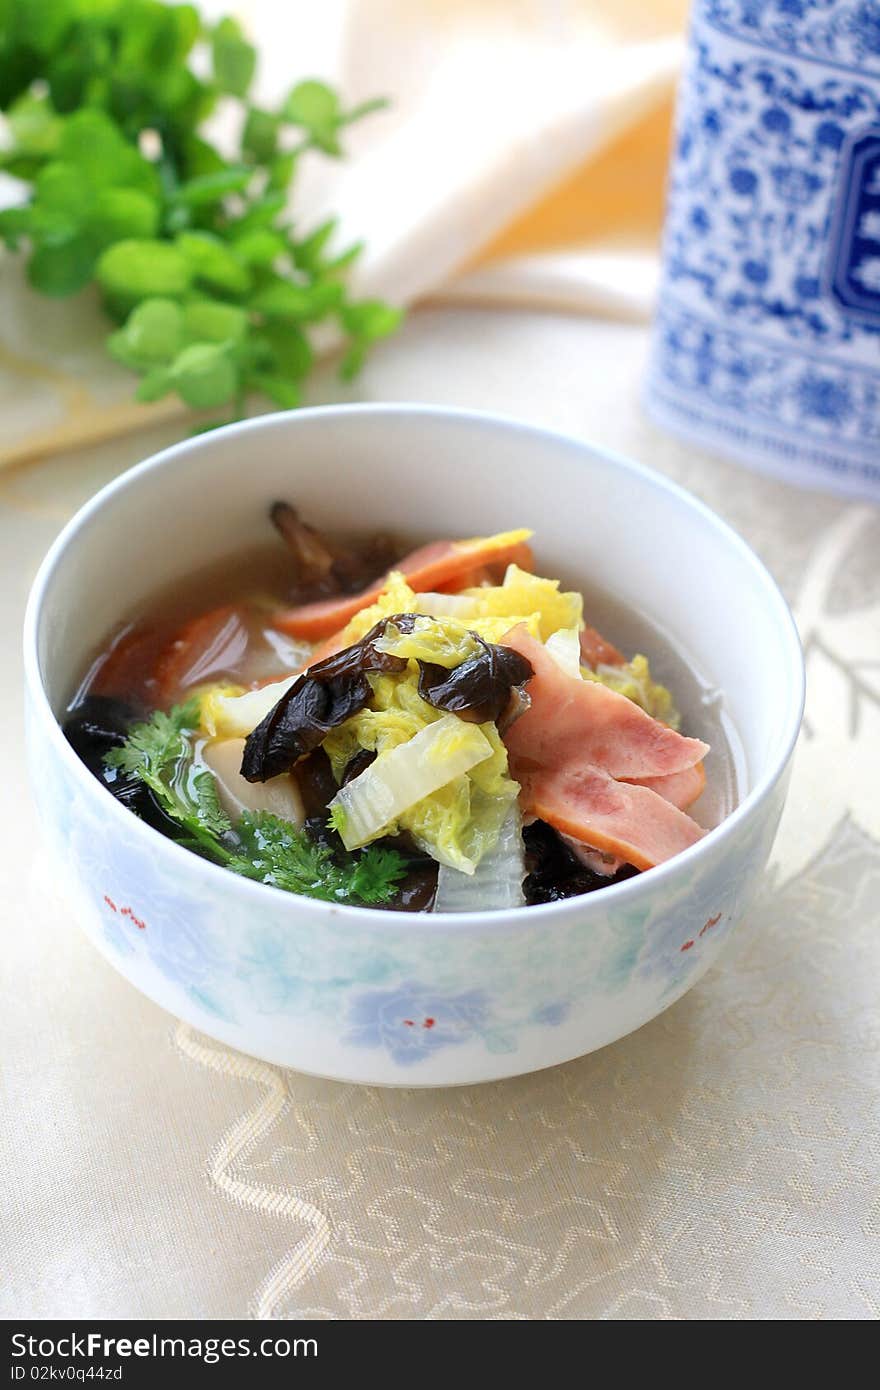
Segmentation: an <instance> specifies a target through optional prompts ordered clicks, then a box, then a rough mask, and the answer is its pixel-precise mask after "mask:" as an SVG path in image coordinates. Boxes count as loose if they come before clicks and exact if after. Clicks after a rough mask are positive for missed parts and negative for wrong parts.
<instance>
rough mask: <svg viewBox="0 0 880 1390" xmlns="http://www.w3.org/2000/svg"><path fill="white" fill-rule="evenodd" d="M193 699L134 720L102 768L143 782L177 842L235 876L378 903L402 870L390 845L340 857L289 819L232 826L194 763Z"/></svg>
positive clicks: (257, 815) (261, 818) (260, 816)
mask: <svg viewBox="0 0 880 1390" xmlns="http://www.w3.org/2000/svg"><path fill="white" fill-rule="evenodd" d="M198 722H199V711H198V701H196V700H191V701H189V702H188V703H187V704H184V705H176V706H175V707H174V708H173V709H172V710H170V711H169V712H168V713H167V714H166V713H164V712H163V711H162V710H156V711H155V712H154V713H153V714H152V715H151V716H150V718H149V719H147V720H145V721H144V722H143V723H139V724H134V725H132V727H131V729H130V730H129V733H128V737H127V739H126V741H125V743H124V744H122V746H121V747H119V748H113V749H111V751H110V752H109V753H108V754H107V755H106V758H105V762H106V763H107V765H108V767H112V768H116V769H118V770H120V771H122V772H125V773H127V774H129V775H130V776H136V777H139V778H140V779H141V781H142V782H144V783H145V784H146V785H147V786H148V787H149V788H150V790H151V791H152V793H153V795H154V796H155V797H156V799H157V801H158V802H159V804H160V806H161V807H162V809H163V810H164V811H166V812H167V814H168V815H169V816H170V817H171V818H172V819H173V820H175V821H176V822H177V823H178V825H179V826H180V828H181V835H180V840H179V843H180V844H182V845H185V846H186V847H187V848H188V849H193V850H195V851H196V852H198V853H200V854H203V855H205V856H206V857H207V858H209V859H212V860H213V861H214V862H215V863H217V864H222V865H223V866H224V867H225V868H227V869H230V870H231V871H232V872H233V873H236V874H240V875H242V876H243V877H244V878H251V879H255V880H256V881H257V882H258V883H268V884H272V885H273V886H274V887H276V888H282V889H284V890H285V891H286V892H288V893H301V894H303V895H304V896H305V897H309V898H319V899H321V900H322V901H324V902H331V903H354V904H357V905H367V906H380V905H381V904H382V903H387V902H388V901H389V900H390V899H391V898H392V897H393V895H394V891H395V888H396V886H397V884H398V883H399V882H400V880H401V879H402V878H403V876H404V875H405V873H406V871H407V865H406V860H405V859H404V858H403V856H402V855H400V854H398V853H397V852H396V851H395V850H388V849H383V848H382V847H381V846H378V845H371V846H369V847H368V848H367V849H365V850H362V851H361V852H360V853H359V854H350V855H346V857H345V859H344V860H343V861H340V860H338V859H337V858H336V856H334V854H333V852H332V851H331V850H330V849H329V848H328V847H327V846H326V845H321V844H318V843H317V842H316V841H314V840H312V839H311V838H310V837H309V836H308V835H307V834H305V833H304V832H303V831H301V830H299V829H298V828H297V827H296V826H294V825H292V824H290V822H288V821H284V820H281V819H280V818H279V817H278V816H273V815H271V814H270V813H269V812H268V811H246V812H245V813H244V814H243V815H242V816H241V818H240V819H239V821H238V823H237V824H236V825H235V826H233V824H232V822H231V821H230V819H229V817H228V816H227V814H226V812H225V811H224V809H223V807H222V806H221V804H220V801H219V798H218V796H217V786H216V783H215V781H214V779H213V777H212V776H211V774H210V772H209V771H208V770H207V768H198V767H196V766H194V764H193V753H192V744H191V742H190V738H189V734H190V733H191V732H192V731H193V730H195V729H196V728H197V727H198Z"/></svg>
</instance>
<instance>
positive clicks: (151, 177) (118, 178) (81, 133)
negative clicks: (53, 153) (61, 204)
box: [58, 107, 155, 190]
mask: <svg viewBox="0 0 880 1390" xmlns="http://www.w3.org/2000/svg"><path fill="white" fill-rule="evenodd" d="M58 158H59V159H61V160H64V161H65V162H67V163H69V164H73V165H74V166H75V167H76V169H77V170H78V172H79V176H80V179H81V180H87V181H88V182H90V183H92V184H94V185H95V186H97V187H102V186H105V185H107V184H129V185H130V186H132V187H138V188H145V189H147V190H152V189H153V188H154V187H155V171H154V170H153V169H152V167H151V165H150V164H148V162H147V161H146V160H145V159H144V158H143V156H142V155H141V154H140V152H139V151H138V150H136V149H135V147H134V146H133V145H130V144H129V143H128V142H127V141H126V140H125V139H123V137H122V135H121V134H120V131H119V127H118V126H117V125H116V123H115V122H114V121H113V120H112V119H111V117H110V116H108V115H107V113H106V112H104V111H99V110H97V109H95V108H92V107H86V108H84V109H83V110H81V111H77V112H75V113H74V114H73V115H72V116H68V117H67V118H66V120H65V121H64V122H63V125H62V130H61V137H60V139H59V141H58Z"/></svg>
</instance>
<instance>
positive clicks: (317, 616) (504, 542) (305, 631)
mask: <svg viewBox="0 0 880 1390" xmlns="http://www.w3.org/2000/svg"><path fill="white" fill-rule="evenodd" d="M528 535H529V532H527V531H510V532H506V533H505V534H503V535H500V536H487V537H481V538H479V539H477V540H472V541H432V542H431V544H430V545H423V546H420V547H419V549H418V550H414V551H412V553H411V554H409V555H406V556H404V558H403V559H402V560H400V561H399V562H398V563H397V564H396V565H395V566H394V569H395V570H399V571H400V572H401V573H402V574H403V575H404V577H405V578H406V579H407V581H408V582H409V584H410V585H411V586H412V588H413V589H434V590H443V591H454V590H455V589H457V588H462V587H464V586H465V585H466V584H468V583H470V579H471V576H472V575H473V574H474V572H475V571H480V570H481V569H482V567H483V566H484V565H491V566H493V567H494V566H497V565H508V564H517V565H519V567H520V569H531V567H532V565H533V563H534V560H533V557H532V551H531V547H530V546H529V545H528V542H527V537H528ZM384 584H385V577H383V578H382V579H380V580H377V582H376V583H375V584H371V585H370V587H369V588H368V589H364V590H363V591H362V592H361V593H359V594H344V595H341V596H340V597H338V598H328V599H320V600H318V601H317V602H316V603H305V604H301V605H300V606H299V607H297V608H289V609H287V610H286V611H284V612H281V613H278V614H276V615H275V618H274V619H273V626H275V627H278V628H280V629H281V630H282V631H283V632H289V633H292V635H293V636H294V637H303V638H305V639H306V640H307V641H309V642H317V641H320V639H321V638H322V637H329V636H330V635H331V634H332V633H335V632H337V631H339V630H340V629H341V628H343V627H345V625H346V623H349V622H350V621H351V619H352V618H353V617H354V616H355V614H356V613H360V611H361V609H362V608H367V607H368V606H369V605H370V604H371V603H373V602H374V601H375V600H376V599H377V598H378V596H379V594H381V592H382V589H383V587H384Z"/></svg>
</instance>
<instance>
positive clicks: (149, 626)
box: [68, 541, 744, 910]
mask: <svg viewBox="0 0 880 1390" xmlns="http://www.w3.org/2000/svg"><path fill="white" fill-rule="evenodd" d="M383 544H385V545H386V547H387V544H388V543H383ZM394 553H395V554H402V553H403V547H395V550H394ZM385 569H387V565H386V566H384V567H383V572H384V570H385ZM503 572H504V571H503V569H502V570H501V571H500V573H498V574H496V575H495V576H494V578H490V576H489V572H488V571H485V577H484V578H483V581H482V582H483V583H486V582H491V583H495V584H498V583H500V576H501V574H502V573H503ZM535 572H536V573H537V574H538V575H541V574H553V573H554V571H553V567H552V561H551V559H550V558H549V557H542V556H540V555H539V557H538V559H537V562H536V564H535ZM480 573H481V572H480V571H477V572H476V573H475V575H474V576H473V577H474V580H475V582H477V583H478V582H479V576H480ZM575 582H576V581H575ZM563 587H564V586H563ZM453 592H454V591H453ZM468 592H471V593H473V592H474V590H473V589H471V590H469V591H468ZM583 594H584V617H585V620H586V622H587V623H588V624H590V625H591V626H592V627H595V628H596V629H598V630H599V631H600V632H602V633H603V634H605V636H606V637H607V638H608V639H609V640H610V641H611V642H613V643H614V644H615V646H617V647H618V648H620V650H621V652H622V653H624V654H625V656H626V657H627V658H630V657H632V656H633V655H634V654H636V653H641V654H644V655H645V656H647V657H648V659H649V661H650V668H651V676H652V677H653V679H654V680H655V681H656V682H659V683H660V684H662V685H663V686H666V687H668V689H669V691H670V692H671V694H672V696H673V699H674V702H675V705H676V706H677V708H678V711H679V712H680V716H681V724H680V727H681V730H682V732H683V733H685V734H686V735H687V736H688V737H689V738H690V739H701V740H703V741H704V742H705V743H707V744H708V745H709V746H710V750H711V751H710V752H709V753H708V754H707V755H706V758H705V788H704V790H703V791H702V793H701V794H700V795H699V797H698V799H697V800H696V801H693V800H692V801H691V803H690V804H688V813H689V815H690V816H691V817H693V819H694V820H695V821H696V822H698V824H699V826H702V827H703V828H704V829H711V828H712V827H714V826H715V825H717V824H718V823H719V822H720V821H721V820H723V819H724V817H725V816H727V815H729V814H730V812H731V811H732V810H733V808H734V807H735V805H736V804H737V801H738V799H739V797H740V796H741V795H742V793H743V790H744V762H743V756H742V751H741V748H740V745H739V740H738V738H737V736H736V731H735V729H734V728H733V726H732V724H731V721H730V720H729V718H728V716H727V714H726V712H725V708H724V700H723V696H722V694H721V692H719V691H717V690H715V689H714V688H713V687H712V684H711V682H710V681H709V680H707V679H706V677H705V676H704V675H703V673H701V672H699V671H698V670H697V669H696V668H695V666H694V663H693V662H692V661H691V660H690V659H689V658H688V655H687V654H686V653H684V652H682V651H681V650H680V649H679V648H678V647H677V646H676V644H675V642H674V641H673V640H672V639H671V638H670V636H669V635H668V633H666V632H663V631H661V630H660V629H659V628H658V627H657V626H656V625H654V624H653V623H651V622H650V621H649V620H648V619H647V618H646V617H645V615H644V614H641V613H638V612H634V611H633V610H632V609H631V608H628V607H624V606H623V605H621V604H620V603H619V602H617V601H616V600H615V599H614V598H613V597H612V596H611V595H609V594H608V593H606V592H603V591H602V590H600V589H598V588H596V587H594V586H590V587H588V588H587V589H585V590H583ZM437 597H438V596H437V595H434V598H435V599H436V598H437ZM298 598H299V599H300V600H301V588H300V591H299V594H298V592H297V588H296V585H295V584H294V582H293V576H292V557H291V555H290V553H289V552H288V551H287V550H286V549H285V548H284V546H283V545H281V544H279V543H278V542H277V541H276V542H275V543H274V544H267V545H265V546H262V547H260V548H258V549H256V550H250V551H248V552H244V553H240V554H238V555H236V556H233V557H231V558H227V559H225V560H223V561H222V562H220V563H217V564H216V565H212V566H211V567H210V568H207V569H204V570H202V571H200V572H198V573H195V574H193V575H192V576H190V577H189V578H188V579H187V580H186V581H184V582H182V583H180V582H178V583H176V584H174V585H173V586H168V587H166V588H164V589H158V590H157V591H156V593H155V594H153V595H151V596H150V597H149V598H148V599H147V600H145V602H144V603H143V605H142V606H141V607H140V609H139V610H138V611H136V612H134V613H131V614H128V615H127V616H126V620H125V621H124V622H123V623H121V624H120V626H119V627H118V628H117V630H116V631H115V632H113V633H111V634H109V635H108V638H107V641H106V642H105V643H104V645H103V646H102V648H101V649H100V650H99V651H98V652H96V653H95V655H94V658H93V660H92V661H91V662H90V664H89V666H88V669H87V670H86V671H85V672H84V673H83V676H82V679H81V681H80V683H79V686H78V688H77V690H76V691H75V692H72V696H71V701H70V712H71V713H70V724H69V728H73V729H74V733H71V732H69V733H68V736H69V737H70V738H71V742H73V743H74V746H75V747H77V751H78V752H80V755H81V756H83V757H84V759H85V761H87V762H88V763H89V766H91V767H92V770H93V771H95V772H96V774H97V775H105V774H103V773H102V770H101V768H102V765H101V762H100V759H99V758H98V755H97V753H96V751H95V749H90V748H89V747H88V746H86V745H87V742H88V738H90V737H91V734H90V733H88V729H87V733H86V735H83V733H82V728H83V727H86V726H88V728H90V727H91V726H90V725H89V721H88V719H85V720H83V718H82V717H81V712H82V711H84V710H86V711H89V712H90V713H89V718H91V717H92V716H91V711H93V710H96V709H100V708H106V709H111V708H112V709H114V710H116V711H118V710H124V711H125V717H126V718H128V719H129V720H131V719H143V718H145V717H146V716H148V715H149V714H150V713H151V712H152V711H154V710H166V711H167V710H168V709H170V708H171V707H172V706H175V705H177V704H179V702H180V701H183V700H186V699H187V698H188V697H189V696H191V695H192V694H193V692H200V691H204V690H205V689H206V688H208V687H210V688H215V687H216V688H218V689H226V688H228V689H229V690H230V692H231V693H232V694H233V695H236V694H240V693H242V692H246V691H250V690H260V689H261V688H262V687H264V686H267V685H268V684H270V683H273V682H276V681H281V680H283V679H284V678H286V677H289V676H291V675H292V673H294V672H298V671H302V670H303V669H304V668H307V667H309V666H310V664H311V663H312V661H313V659H314V656H317V657H320V656H322V655H323V654H324V653H323V651H322V643H321V642H320V641H319V642H318V643H317V648H316V646H315V645H314V644H312V643H310V642H308V641H306V640H304V639H303V638H302V637H301V636H291V635H290V634H289V632H286V631H284V630H282V628H281V627H279V626H277V625H276V619H277V615H278V613H279V610H283V609H286V608H289V606H290V605H291V603H295V602H297V599H298ZM441 606H442V605H441ZM453 606H454V605H453ZM387 621H391V622H393V621H395V620H394V619H389V620H387ZM343 626H344V625H343ZM485 645H486V644H485V642H483V646H485ZM496 650H500V649H496ZM403 664H405V663H401V665H403ZM410 664H412V663H410ZM526 664H528V663H526ZM374 669H376V668H375V667H374ZM597 669H598V668H597ZM441 674H442V673H441ZM419 689H420V690H421V689H422V687H421V685H420V687H419ZM526 690H528V684H527V685H526ZM511 693H513V692H511ZM96 702H97V703H96ZM101 702H104V704H103V705H102V704H101ZM527 703H528V702H527ZM78 712H80V713H78ZM116 717H118V716H117V715H114V718H116ZM95 718H96V720H97V724H100V722H101V721H100V718H98V717H97V716H95ZM77 720H79V724H77ZM474 727H475V725H474V724H473V723H472V724H471V725H470V728H471V729H473V728H474ZM500 727H501V725H500V724H499V728H500ZM114 737H115V736H114ZM77 739H79V740H80V742H79V744H78V743H77ZM84 739H85V742H84V741H83V740H84ZM116 741H117V742H119V741H121V735H120V738H119V739H117V740H116ZM331 742H332V740H331ZM203 745H204V740H200V741H199V742H198V745H197V749H196V766H197V767H199V768H203V767H204V766H205V764H204V763H203V762H202V761H201V759H202V749H203ZM109 746H110V745H109V744H108V747H109ZM329 746H330V744H329V743H328V747H329ZM96 748H97V744H96ZM103 756H105V755H102V757H103ZM358 756H359V759H360V761H359V762H358V765H357V768H356V772H357V773H358V774H360V773H361V772H364V773H366V771H367V769H368V768H369V766H370V764H371V762H372V761H373V760H374V759H375V758H376V753H375V752H372V753H370V752H369V751H367V750H362V751H361V753H360V754H359V755H358ZM321 758H323V762H321ZM326 763H327V759H326V755H325V754H324V753H323V750H322V749H321V748H318V749H317V750H315V751H314V752H312V753H309V755H308V757H306V758H305V759H304V760H303V762H302V763H301V764H297V767H298V769H299V771H298V773H297V774H296V775H295V778H294V780H296V776H299V778H300V781H301V782H303V784H304V785H305V784H306V783H307V782H308V777H311V776H312V775H313V773H314V776H316V777H318V775H319V773H320V778H323V779H324V780H325V781H326V777H327V766H325V764H326ZM236 765H237V764H236ZM352 766H353V764H352ZM304 769H311V770H309V771H308V775H307V776H305V775H304V772H303V770H304ZM315 769H318V770H319V771H315ZM337 774H338V769H337ZM350 776H351V769H350V768H346V769H345V772H344V777H343V782H344V781H345V780H346V779H348V778H349V777H350ZM320 778H319V780H320ZM111 780H112V778H111ZM262 780H264V779H262ZM278 780H280V779H278ZM337 780H338V776H337ZM267 785H269V783H267ZM111 790H113V791H114V793H115V794H117V795H119V796H120V799H122V800H125V799H126V796H127V795H128V793H127V792H125V794H123V792H121V791H120V789H119V787H118V786H117V787H114V786H111ZM130 790H131V798H130V800H129V802H128V804H130V805H131V807H132V809H134V810H135V811H136V812H137V813H138V814H145V812H144V804H145V803H144V800H143V796H142V795H141V793H142V791H143V789H142V788H139V787H136V786H135V787H134V788H133V789H130ZM334 790H335V783H334V782H332V781H331V782H330V783H329V787H328V789H327V788H325V793H326V794H325V797H324V803H323V806H321V805H319V802H320V798H319V799H318V801H317V802H316V803H315V807H313V810H316V811H320V812H321V814H317V813H316V814H313V815H312V816H311V818H310V819H309V820H307V829H309V830H310V833H312V834H314V835H316V836H317V839H318V841H320V842H321V843H323V845H324V847H325V848H327V849H328V853H329V852H331V851H333V850H334V844H336V842H335V841H334V839H333V835H332V833H331V832H328V830H327V825H326V813H325V807H326V801H327V797H328V796H330V794H331V793H332V792H333V791H334ZM123 791H124V789H123ZM314 791H315V788H314V787H312V788H311V790H310V789H309V787H308V786H306V789H305V791H304V793H303V795H304V797H305V800H306V802H308V801H309V798H310V796H311V795H312V793H313V792H314ZM313 799H314V798H313ZM247 804H248V803H247V802H245V805H247ZM307 809H308V808H307ZM151 815H152V812H151ZM147 818H148V819H150V818H151V817H150V815H148V816H147ZM529 819H533V817H531V818H530V817H528V816H527V817H526V822H525V823H526V825H528V823H529ZM166 820H167V817H164V818H163V817H162V816H159V815H158V814H157V815H156V816H155V817H153V823H154V824H156V825H157V828H159V829H161V830H163V831H164V832H165V833H171V831H170V830H169V825H168V824H166V823H165V821H166ZM539 820H540V818H539ZM540 828H541V827H540V826H539V829H540ZM171 829H173V826H172V827H171ZM542 833H543V832H542ZM560 833H561V832H560ZM548 835H550V838H551V839H553V841H554V845H555V849H554V853H555V852H556V850H560V852H561V853H562V854H563V855H565V856H568V857H567V858H566V863H565V873H564V875H563V877H565V878H566V882H565V884H562V883H560V884H559V885H556V884H555V882H554V881H553V879H554V874H555V873H556V870H555V869H554V870H552V871H551V870H547V873H548V874H549V877H550V880H551V882H550V888H549V890H547V891H545V888H546V884H545V885H544V886H543V887H541V889H540V891H539V890H538V888H536V887H534V885H533V890H530V889H529V887H528V885H529V883H530V882H531V881H532V878H531V877H530V878H528V879H527V880H526V885H527V886H526V902H527V903H528V902H540V901H547V900H552V899H553V898H555V897H565V896H569V895H570V892H583V891H589V890H591V889H593V888H599V887H604V886H606V885H607V883H609V882H616V881H618V880H619V879H621V878H623V877H627V876H629V875H630V874H632V873H633V872H635V871H636V870H635V869H633V868H631V867H629V866H628V865H627V864H626V862H625V861H624V860H621V859H617V860H615V859H614V855H613V854H611V855H609V854H607V852H603V853H604V858H605V859H607V860H608V861H609V864H608V866H607V867H606V866H605V865H604V864H602V863H600V862H599V861H598V860H596V859H595V857H594V858H593V859H592V860H591V859H589V856H588V857H587V860H585V861H584V865H583V866H576V867H573V864H574V861H572V860H571V856H570V854H569V850H568V849H563V848H561V846H560V844H559V843H558V838H557V836H556V835H555V834H552V833H551V832H549V831H548ZM539 840H540V836H538V835H537V834H536V832H534V831H528V830H527V831H526V845H527V848H528V847H529V846H531V848H528V855H527V861H526V862H527V866H528V864H529V863H530V862H531V861H530V859H529V857H528V856H531V859H534V857H535V855H538V856H539V857H540V855H541V854H542V853H543V852H544V851H543V849H542V848H541V846H540V844H539ZM381 843H383V844H384V843H386V841H385V840H383V841H382V842H381ZM387 843H388V844H391V845H394V846H396V847H397V848H398V849H399V848H401V846H402V847H403V849H404V851H405V853H406V854H407V856H408V858H407V873H406V877H405V879H403V880H402V881H401V882H398V883H397V885H396V889H395V894H394V895H393V897H392V898H390V899H389V900H388V901H387V902H385V903H384V904H383V905H386V906H389V907H404V908H409V909H411V910H425V909H426V908H429V907H430V905H431V899H432V896H433V891H434V883H435V882H436V875H437V865H436V863H435V862H434V861H431V862H430V865H428V864H427V863H426V862H425V855H424V853H422V852H421V850H420V849H419V848H417V847H416V846H415V845H413V843H412V842H411V838H408V837H406V836H405V837H404V840H403V841H401V840H400V839H396V840H395V839H392V840H388V841H387ZM600 844H601V842H600ZM337 847H338V844H337ZM422 848H423V847H422ZM591 854H593V855H594V856H595V852H594V851H591ZM602 857H603V855H602V854H600V856H599V858H600V859H601V858H602ZM441 863H442V860H441ZM545 867H546V866H545ZM471 872H473V871H472V870H471ZM559 873H560V874H562V870H561V869H560V871H559ZM402 874H403V870H401V876H402ZM566 876H567V877H566ZM546 877H547V875H545V878H546ZM264 881H267V882H271V881H274V880H272V879H264ZM534 882H535V883H537V880H534ZM566 885H567V886H566ZM572 885H575V886H572ZM557 889H558V891H557ZM294 891H295V890H294ZM530 891H531V896H530Z"/></svg>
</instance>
